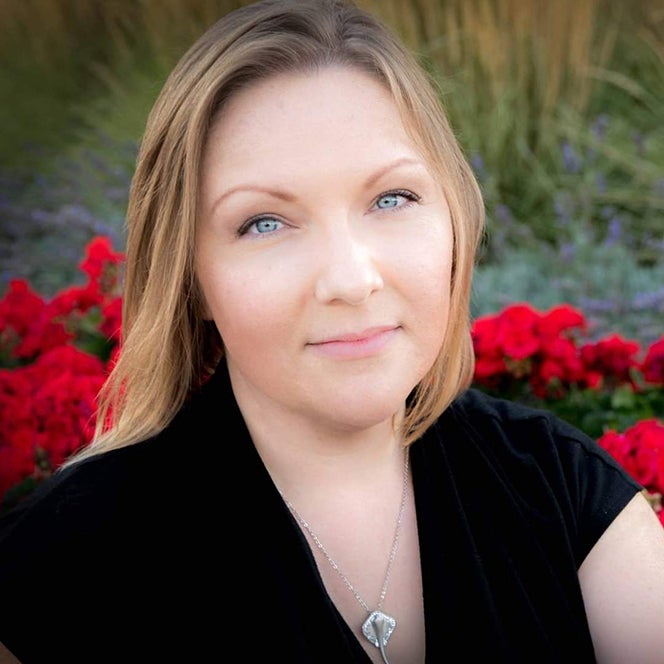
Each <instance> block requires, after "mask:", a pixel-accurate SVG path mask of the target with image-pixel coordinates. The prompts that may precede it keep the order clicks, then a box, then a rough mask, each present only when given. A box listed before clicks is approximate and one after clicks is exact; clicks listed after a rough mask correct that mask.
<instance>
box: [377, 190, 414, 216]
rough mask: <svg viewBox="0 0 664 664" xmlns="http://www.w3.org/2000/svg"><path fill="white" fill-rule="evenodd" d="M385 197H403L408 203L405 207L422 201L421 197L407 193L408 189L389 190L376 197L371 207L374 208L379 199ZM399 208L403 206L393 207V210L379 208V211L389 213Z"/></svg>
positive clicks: (410, 192)
mask: <svg viewBox="0 0 664 664" xmlns="http://www.w3.org/2000/svg"><path fill="white" fill-rule="evenodd" d="M386 196H403V198H405V199H406V200H407V201H408V202H407V203H406V205H409V204H410V203H419V202H420V201H421V200H422V197H421V196H418V195H417V194H415V193H413V192H412V191H409V190H408V189H390V190H389V191H384V192H383V193H382V194H380V195H378V196H376V198H375V199H374V202H373V205H372V207H373V206H375V205H376V204H377V203H378V201H379V200H380V199H381V198H385V197H386ZM401 207H403V206H399V207H394V208H379V209H380V210H382V211H384V212H391V211H392V210H398V209H400V208H401Z"/></svg>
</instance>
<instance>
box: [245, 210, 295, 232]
mask: <svg viewBox="0 0 664 664" xmlns="http://www.w3.org/2000/svg"><path fill="white" fill-rule="evenodd" d="M271 220H274V221H278V222H279V223H280V224H284V223H285V222H283V221H281V219H279V217H277V216H276V215H274V214H262V215H258V216H257V217H252V218H251V219H247V221H245V222H244V224H242V226H240V228H239V229H238V231H237V234H238V235H239V236H242V235H247V233H249V231H250V229H251V227H252V226H254V225H255V224H258V223H260V222H261V221H271ZM256 235H263V233H256ZM264 235H270V233H265V234H264Z"/></svg>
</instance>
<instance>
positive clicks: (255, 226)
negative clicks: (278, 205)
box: [241, 217, 284, 235]
mask: <svg viewBox="0 0 664 664" xmlns="http://www.w3.org/2000/svg"><path fill="white" fill-rule="evenodd" d="M283 225H284V224H283V222H281V221H279V220H278V219H275V218H274V217H259V218H258V219H250V220H249V221H248V222H247V223H246V224H245V226H244V227H243V228H242V229H241V234H242V235H244V234H245V233H251V234H253V235H267V234H269V233H273V232H274V231H277V230H279V229H280V228H281V227H282V226H283Z"/></svg>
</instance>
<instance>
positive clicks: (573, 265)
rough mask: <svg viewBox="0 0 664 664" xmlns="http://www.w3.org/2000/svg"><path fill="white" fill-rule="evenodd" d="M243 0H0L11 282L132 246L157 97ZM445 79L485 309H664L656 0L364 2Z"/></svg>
mask: <svg viewBox="0 0 664 664" xmlns="http://www.w3.org/2000/svg"><path fill="white" fill-rule="evenodd" d="M243 4H247V3H246V2H241V1H238V0H236V1H232V0H104V2H98V1H96V0H0V71H2V76H0V102H1V103H0V126H1V127H2V131H1V132H0V294H1V293H2V292H4V289H5V286H6V283H7V282H8V280H9V279H10V278H12V277H16V276H23V277H26V278H27V279H29V280H30V282H31V283H32V284H33V286H34V287H35V288H36V289H37V290H38V291H39V292H41V293H42V294H44V295H46V296H48V295H52V294H54V293H55V292H56V291H57V290H59V289H60V288H62V287H64V286H66V285H69V284H71V283H75V282H76V281H77V280H78V279H79V278H80V273H79V271H78V269H77V262H78V261H79V260H80V258H81V257H82V256H83V247H84V246H85V243H87V241H88V240H89V239H90V238H91V237H92V236H93V235H97V234H105V235H109V236H110V237H111V239H112V241H113V243H114V246H115V247H116V248H118V249H120V248H121V247H122V243H123V218H124V211H125V206H126V197H127V192H128V186H129V181H130V178H131V173H132V169H133V165H134V159H135V154H136V149H137V145H138V142H139V141H140V137H141V133H142V130H143V127H144V123H145V119H146V117H147V114H148V111H149V109H150V107H151V105H152V103H153V101H154V99H155V98H156V96H157V94H158V92H159V90H160V88H161V85H162V84H163V82H164V80H165V78H166V76H167V74H168V72H169V71H170V69H171V68H172V67H173V65H174V64H175V62H176V61H177V60H178V59H179V57H180V56H181V55H182V54H183V53H184V51H185V50H186V49H187V48H188V46H189V45H190V44H191V43H192V42H193V41H194V40H195V39H196V37H198V36H199V35H200V34H201V33H202V31H203V30H204V29H205V28H206V27H208V26H209V25H210V24H211V23H213V22H214V21H215V20H216V19H217V18H219V17H220V16H222V15H223V14H225V13H227V12H228V11H230V10H232V9H234V8H236V7H238V6H240V5H243ZM358 4H359V5H360V6H362V7H364V8H366V9H369V10H370V11H372V12H374V13H376V14H377V15H379V16H380V17H382V18H383V19H384V20H385V22H386V23H388V24H389V25H391V26H392V27H393V28H394V29H395V30H396V31H397V32H398V33H399V34H400V35H401V36H402V37H403V38H404V40H405V41H406V42H407V43H408V44H409V45H410V46H411V47H412V48H413V49H414V50H415V52H416V53H417V55H418V57H420V58H421V61H422V63H423V64H424V66H425V67H426V68H427V70H428V71H429V72H430V73H431V75H432V76H433V77H434V78H435V80H436V83H437V85H438V88H439V90H440V95H441V99H442V101H443V103H444V105H445V106H446V108H447V110H448V113H449V116H450V119H451V122H452V125H453V127H454V129H455V131H456V133H457V135H458V137H459V140H460V142H461V144H462V145H463V147H464V149H465V150H466V153H467V155H468V158H469V159H470V161H471V163H472V165H473V168H474V169H475V172H476V174H477V177H478V179H479V181H480V183H481V186H482V189H483V191H484V196H485V201H486V211H487V220H488V223H487V235H486V240H485V243H484V247H483V251H482V255H481V257H480V260H479V263H478V269H477V274H476V280H475V291H474V301H473V306H474V311H475V314H476V315H481V314H484V313H490V312H494V311H496V310H498V309H499V308H502V307H503V306H505V305H506V304H508V303H511V302H515V301H528V302H530V303H532V304H533V305H534V306H536V307H540V308H542V309H545V308H548V307H550V306H553V305H554V304H557V303H560V302H567V303H570V304H572V305H574V306H578V307H579V308H580V309H582V310H583V312H584V314H585V315H586V317H587V318H588V319H589V320H590V321H591V323H592V324H593V326H594V327H593V330H594V333H595V334H596V335H597V336H600V335H603V334H606V333H608V332H617V333H621V334H624V335H625V336H628V337H630V338H636V339H639V340H641V341H643V342H644V343H648V342H649V341H652V340H653V339H654V338H656V337H659V336H661V334H662V332H663V331H664V330H663V326H662V321H663V320H664V264H663V261H662V256H663V255H664V6H663V5H662V3H661V0H634V1H633V2H629V3H628V2H615V0H556V2H550V1H548V0H359V1H358Z"/></svg>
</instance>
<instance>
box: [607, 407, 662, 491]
mask: <svg viewBox="0 0 664 664" xmlns="http://www.w3.org/2000/svg"><path fill="white" fill-rule="evenodd" d="M598 443H599V444H600V445H601V446H602V447H603V448H604V449H605V450H606V451H607V452H609V454H611V456H613V457H614V458H615V459H616V461H618V463H620V465H621V466H622V467H623V468H624V469H625V470H626V471H627V472H628V473H629V474H630V475H632V477H634V479H636V480H637V481H638V482H640V483H641V484H642V485H643V486H644V487H645V488H646V489H647V490H648V491H649V492H651V493H664V424H663V423H662V422H660V421H659V420H656V419H654V418H651V419H645V420H641V421H639V422H637V423H636V424H635V425H633V426H631V427H629V428H628V429H626V430H625V431H624V432H623V433H617V432H615V431H612V430H610V431H607V432H606V433H604V434H603V435H602V436H601V437H600V438H599V440H598Z"/></svg>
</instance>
